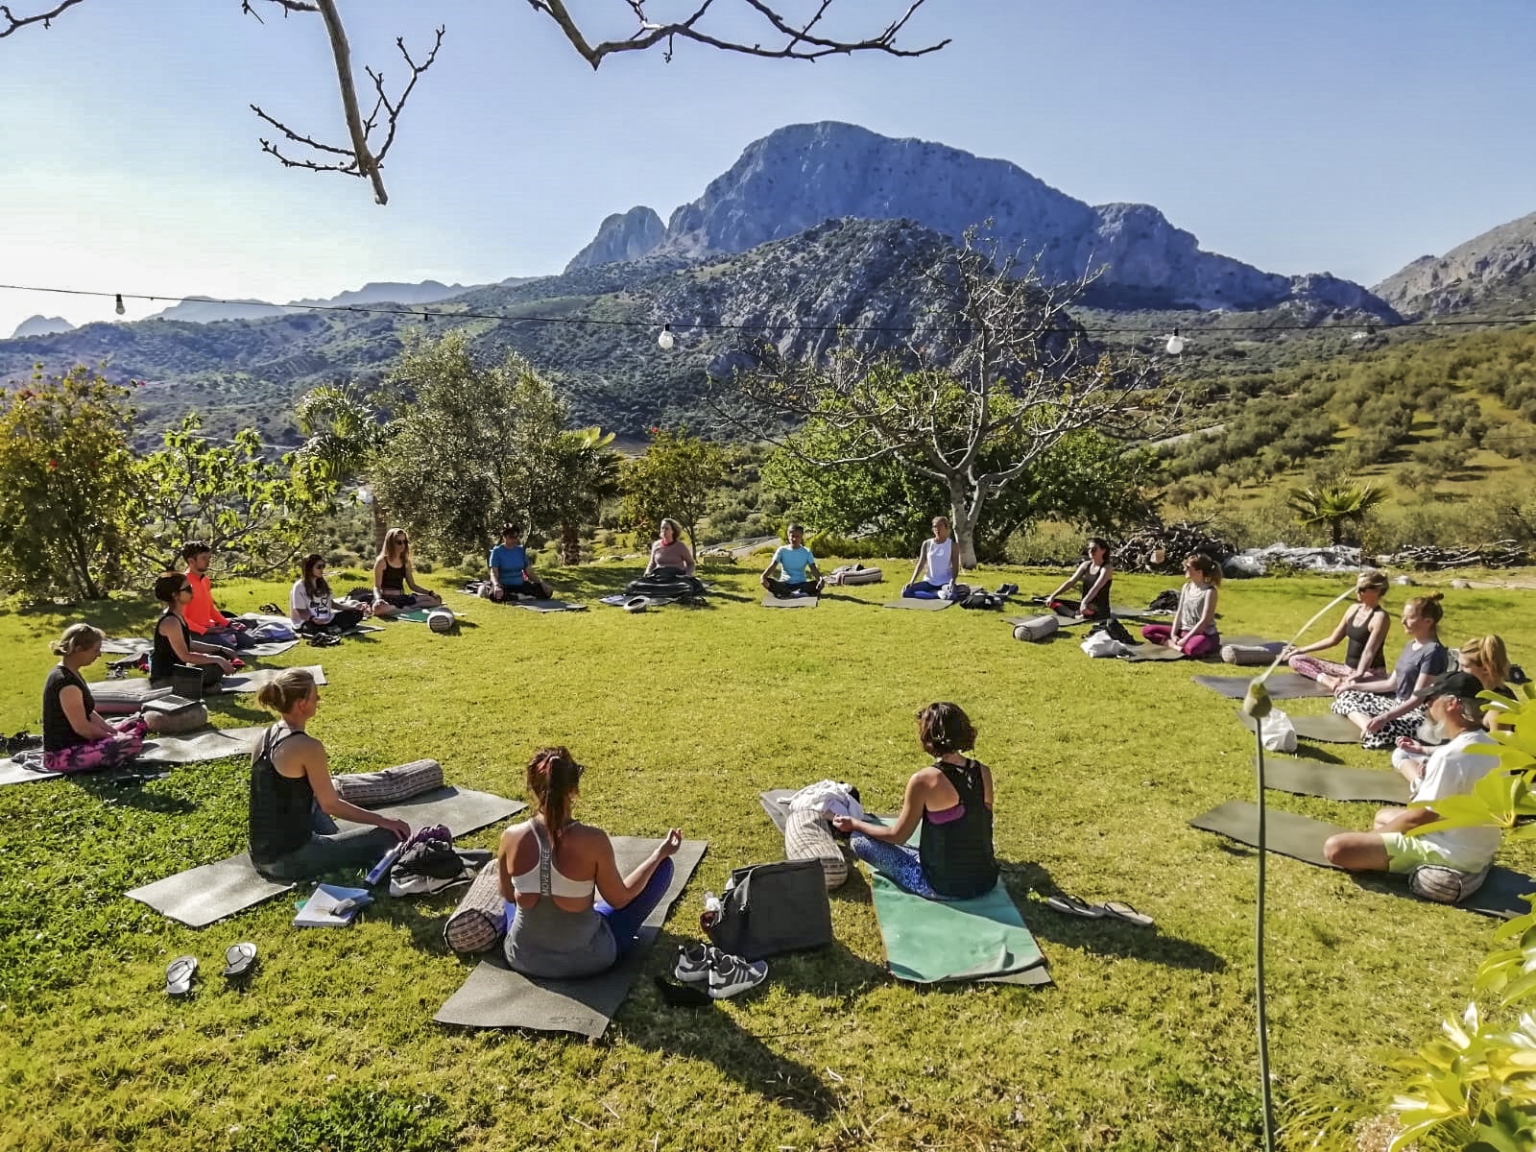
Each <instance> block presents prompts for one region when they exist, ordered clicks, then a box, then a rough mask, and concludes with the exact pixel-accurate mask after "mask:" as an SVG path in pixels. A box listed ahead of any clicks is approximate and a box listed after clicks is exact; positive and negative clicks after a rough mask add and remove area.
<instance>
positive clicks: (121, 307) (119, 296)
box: [115, 292, 128, 316]
mask: <svg viewBox="0 0 1536 1152" xmlns="http://www.w3.org/2000/svg"><path fill="white" fill-rule="evenodd" d="M115 311H116V312H117V314H118V315H119V316H123V315H126V314H127V312H128V309H127V308H126V307H125V306H124V304H123V294H122V293H121V292H119V293H118V294H117V308H116V309H115Z"/></svg>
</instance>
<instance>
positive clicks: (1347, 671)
mask: <svg viewBox="0 0 1536 1152" xmlns="http://www.w3.org/2000/svg"><path fill="white" fill-rule="evenodd" d="M1286 663H1287V664H1289V665H1290V666H1291V671H1292V672H1294V673H1296V675H1298V676H1305V677H1306V678H1307V679H1308V680H1316V679H1318V678H1319V677H1321V676H1331V677H1333V679H1335V680H1342V679H1343V678H1344V677H1346V676H1353V675H1354V674H1355V670H1354V669H1353V668H1351V667H1350V666H1349V665H1348V664H1339V663H1337V662H1335V661H1333V660H1319V659H1318V658H1317V657H1316V656H1306V655H1302V656H1292V657H1291V658H1290V659H1289V660H1287V661H1286ZM1386 677H1387V670H1386V669H1385V668H1381V667H1377V668H1372V669H1371V670H1370V671H1369V672H1367V673H1366V674H1365V678H1366V679H1367V680H1385V679H1386Z"/></svg>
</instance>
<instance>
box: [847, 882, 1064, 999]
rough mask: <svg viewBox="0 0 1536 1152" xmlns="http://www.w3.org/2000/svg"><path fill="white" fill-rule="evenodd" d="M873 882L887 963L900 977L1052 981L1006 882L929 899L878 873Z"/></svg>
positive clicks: (916, 980)
mask: <svg viewBox="0 0 1536 1152" xmlns="http://www.w3.org/2000/svg"><path fill="white" fill-rule="evenodd" d="M869 886H870V890H871V891H872V892H873V893H874V901H875V917H876V919H877V920H879V922H880V936H881V938H882V939H883V940H884V941H885V955H886V964H887V967H889V968H890V970H891V975H892V976H895V977H896V978H897V979H898V980H906V981H909V982H911V983H914V984H936V983H939V982H941V981H946V980H987V979H996V978H999V977H1010V978H1012V979H1010V980H1009V981H1008V982H1009V983H1028V984H1049V983H1050V982H1051V977H1050V973H1048V972H1047V971H1046V970H1045V957H1044V956H1042V955H1041V954H1040V947H1039V945H1037V944H1036V943H1035V938H1034V937H1033V936H1032V935H1030V931H1029V929H1028V928H1026V927H1025V926H1024V919H1023V917H1021V916H1020V915H1019V910H1018V909H1017V908H1016V907H1014V903H1013V900H1012V898H1011V897H1009V895H1008V890H1007V889H1006V888H1004V887H1003V884H1002V881H998V883H997V886H996V887H994V888H993V889H992V891H991V892H988V893H987V894H986V895H985V896H977V897H975V898H974V899H971V900H925V899H923V897H921V896H914V895H912V894H911V893H910V892H904V891H902V890H901V889H900V888H898V887H897V886H896V885H895V884H893V883H892V882H891V881H890V880H888V879H886V878H885V877H884V876H882V875H881V874H880V873H879V872H872V873H871V875H870V885H869Z"/></svg>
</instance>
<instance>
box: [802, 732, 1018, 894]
mask: <svg viewBox="0 0 1536 1152" xmlns="http://www.w3.org/2000/svg"><path fill="white" fill-rule="evenodd" d="M917 735H918V739H919V740H920V741H921V742H922V745H923V750H924V751H925V752H927V753H928V754H929V755H930V756H933V757H934V761H933V763H932V764H930V765H929V766H928V767H926V768H924V769H922V770H921V771H920V772H918V773H916V774H915V775H914V776H913V777H912V779H910V780H908V781H907V792H906V796H905V797H904V798H903V799H902V802H901V815H900V816H898V817H897V818H896V823H895V824H890V825H883V824H870V823H868V822H867V821H864V820H853V819H850V818H848V817H846V816H838V817H834V818H833V820H832V825H833V827H834V828H836V829H837V830H838V831H839V832H847V833H850V834H851V835H850V838H849V841H848V843H849V847H851V848H852V849H853V852H854V855H856V856H857V857H858V858H859V859H860V860H863V861H864V862H865V863H866V864H868V865H869V866H870V867H871V868H873V869H875V871H877V872H880V873H882V874H883V875H885V876H886V877H888V878H889V879H890V880H891V881H892V882H893V883H895V884H896V885H898V886H899V887H901V888H904V889H906V890H907V891H908V892H911V893H913V894H914V895H917V896H924V897H927V898H928V899H930V900H965V899H969V898H970V897H972V896H981V895H984V894H986V893H987V892H990V891H991V890H992V889H993V888H994V887H995V886H996V885H997V858H996V856H995V855H994V854H993V851H992V771H991V769H989V768H988V767H987V766H986V765H985V764H982V763H980V762H979V761H976V760H972V759H971V758H970V757H968V756H966V755H965V752H966V751H968V750H969V749H970V748H972V747H974V746H975V743H976V730H975V729H974V728H973V727H972V726H971V721H970V718H969V717H967V716H966V714H965V713H964V711H962V710H961V708H960V706H959V705H958V704H942V703H941V704H930V705H928V707H926V708H924V709H923V710H922V711H921V712H919V713H918V714H917ZM919 823H921V826H922V835H921V838H920V839H919V840H918V846H917V848H915V849H914V848H910V847H908V846H907V840H908V839H909V838H910V837H911V835H912V832H913V830H914V829H915V828H917V827H918V826H919Z"/></svg>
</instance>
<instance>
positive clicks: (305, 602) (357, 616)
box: [288, 552, 370, 635]
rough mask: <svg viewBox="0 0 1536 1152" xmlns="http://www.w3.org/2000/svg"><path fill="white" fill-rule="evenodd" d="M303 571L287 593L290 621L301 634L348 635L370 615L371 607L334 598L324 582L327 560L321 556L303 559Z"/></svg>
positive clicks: (317, 554) (328, 586)
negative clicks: (347, 632) (338, 633)
mask: <svg viewBox="0 0 1536 1152" xmlns="http://www.w3.org/2000/svg"><path fill="white" fill-rule="evenodd" d="M301 571H302V575H300V577H299V578H298V579H297V580H295V581H294V582H293V590H292V591H291V592H289V593H288V618H289V619H290V620H292V621H293V625H294V627H295V628H297V629H298V630H299V631H300V632H304V633H307V634H311V635H312V634H314V633H317V632H331V631H334V632H345V631H347V630H348V629H349V628H356V627H357V626H358V625H359V624H361V623H362V622H363V620H364V619H365V618H366V617H367V616H369V615H370V609H369V606H368V605H366V604H359V603H357V602H356V601H355V600H347V599H344V598H339V597H333V596H332V595H331V586H330V584H329V583H327V582H326V579H325V557H324V556H321V555H320V554H319V553H318V552H311V553H310V554H309V555H308V556H306V557H304V563H303V565H302V569H301Z"/></svg>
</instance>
